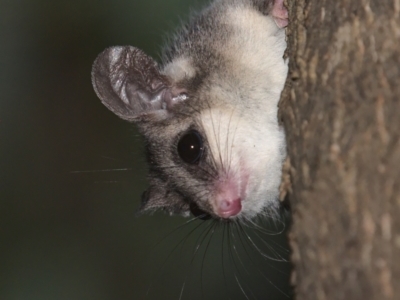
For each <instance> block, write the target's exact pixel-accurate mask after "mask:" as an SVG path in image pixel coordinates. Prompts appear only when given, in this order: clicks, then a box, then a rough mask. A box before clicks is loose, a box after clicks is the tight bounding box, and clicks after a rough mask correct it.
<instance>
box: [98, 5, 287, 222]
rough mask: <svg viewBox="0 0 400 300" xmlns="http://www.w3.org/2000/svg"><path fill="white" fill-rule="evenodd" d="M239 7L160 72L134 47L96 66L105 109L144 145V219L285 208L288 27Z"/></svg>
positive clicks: (200, 27)
mask: <svg viewBox="0 0 400 300" xmlns="http://www.w3.org/2000/svg"><path fill="white" fill-rule="evenodd" d="M255 2H257V3H259V2H261V1H255ZM278 2H279V3H282V1H278ZM221 3H222V4H221ZM232 3H233V2H232ZM235 3H236V4H235V5H233V4H232V5H231V4H230V2H229V1H225V2H224V1H220V2H219V4H218V5H220V6H216V7H214V9H209V10H207V11H206V13H204V14H203V15H200V17H199V18H197V19H195V20H194V21H193V22H192V23H191V24H190V26H188V27H185V28H184V29H183V30H182V33H181V34H178V35H177V36H176V38H175V41H174V43H173V45H172V47H170V48H169V49H167V51H166V53H165V55H164V64H163V66H162V67H158V65H157V63H156V62H155V61H154V60H153V59H152V58H151V57H149V56H147V55H146V54H145V53H144V52H142V51H141V50H139V49H137V48H135V47H131V46H124V47H112V48H108V49H106V50H105V51H104V52H103V53H101V54H100V55H99V56H98V58H97V59H96V61H95V63H94V65H93V70H92V82H93V86H94V89H95V91H96V93H97V95H98V97H99V98H100V99H101V101H102V102H103V104H104V105H105V106H106V107H107V108H109V109H110V110H111V111H113V112H114V113H115V114H116V115H118V116H119V117H121V118H122V119H125V120H127V121H130V122H133V123H135V124H136V125H137V126H138V128H139V130H140V131H141V132H142V134H143V135H144V137H145V141H146V149H147V159H148V163H149V181H150V187H149V189H148V190H147V191H146V192H145V193H144V194H143V197H142V208H141V209H142V211H152V210H156V209H164V210H166V211H168V212H170V213H179V214H184V215H188V214H189V213H190V212H191V213H192V214H193V215H195V216H197V217H199V218H204V219H206V218H209V217H213V218H219V219H234V218H243V219H248V218H252V217H254V216H256V215H258V214H260V213H262V212H268V213H270V212H271V211H275V210H276V208H277V207H278V201H277V197H278V189H279V183H280V177H281V166H282V161H283V158H284V155H285V144H284V134H283V131H282V130H281V129H280V128H279V126H278V122H277V104H278V101H279V98H280V93H281V91H282V88H283V84H284V81H285V78H286V73H287V64H286V63H285V62H284V61H283V58H282V56H283V52H284V49H285V47H286V44H285V38H284V32H283V30H282V29H281V28H280V27H283V26H279V24H280V23H279V22H278V21H277V19H276V18H275V19H274V18H267V17H266V15H265V14H263V13H262V12H260V10H259V9H258V8H257V7H256V6H255V5H254V3H253V5H250V4H249V3H252V2H251V1H237V2H235ZM273 7H275V6H273ZM210 24H211V25H212V26H211V25H210ZM277 25H278V26H277ZM284 25H285V24H284ZM268 46H271V47H270V48H268Z"/></svg>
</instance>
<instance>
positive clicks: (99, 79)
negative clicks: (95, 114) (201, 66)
mask: <svg viewBox="0 0 400 300" xmlns="http://www.w3.org/2000/svg"><path fill="white" fill-rule="evenodd" d="M92 84H93V87H94V90H95V92H96V94H97V96H98V97H99V98H100V100H101V101H102V103H103V104H104V105H105V106H106V107H107V108H108V109H109V110H111V111H112V112H114V113H115V114H116V115H118V116H119V117H121V118H122V119H125V120H128V121H137V120H140V119H142V118H143V117H145V116H146V115H149V114H156V115H158V116H159V118H164V117H166V116H167V115H168V112H169V111H170V110H171V108H172V107H173V106H174V105H175V104H176V103H178V102H181V101H183V100H186V93H185V91H183V90H182V89H176V88H175V89H174V88H173V87H171V84H170V82H169V80H168V78H166V77H165V76H163V75H162V74H160V72H159V70H158V67H157V63H156V62H155V61H154V59H152V58H151V57H149V56H148V55H146V54H145V53H144V52H143V51H141V50H140V49H137V48H135V47H131V46H118V47H111V48H108V49H106V50H104V51H103V52H102V53H101V54H100V55H99V56H98V57H97V58H96V60H95V62H94V64H93V68H92Z"/></svg>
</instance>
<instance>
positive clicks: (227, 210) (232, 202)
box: [217, 198, 242, 219]
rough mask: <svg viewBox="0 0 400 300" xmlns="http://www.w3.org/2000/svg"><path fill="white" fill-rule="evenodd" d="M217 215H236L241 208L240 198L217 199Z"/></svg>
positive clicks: (227, 216) (222, 216)
mask: <svg viewBox="0 0 400 300" xmlns="http://www.w3.org/2000/svg"><path fill="white" fill-rule="evenodd" d="M218 202H219V203H218V211H217V213H218V215H219V216H220V217H221V218H225V219H226V218H229V217H233V216H236V215H237V214H238V213H240V211H241V210H242V200H241V199H240V198H237V199H223V200H220V201H218Z"/></svg>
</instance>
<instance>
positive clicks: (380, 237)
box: [280, 0, 400, 300]
mask: <svg viewBox="0 0 400 300" xmlns="http://www.w3.org/2000/svg"><path fill="white" fill-rule="evenodd" d="M287 2H288V7H289V11H290V16H291V17H290V21H291V24H290V25H289V28H288V49H289V50H288V56H289V58H290V71H289V77H288V81H287V86H286V88H285V90H284V94H283V95H284V96H283V101H282V103H281V107H280V112H281V118H282V120H283V124H284V126H285V129H286V134H287V142H288V155H289V157H290V162H291V168H290V176H291V184H292V187H291V190H290V193H289V199H290V202H291V206H292V210H293V226H292V232H291V245H292V248H293V255H292V261H293V263H294V268H295V271H294V274H293V283H294V284H295V291H296V296H297V297H296V299H298V300H301V299H305V300H312V299H346V300H350V299H351V300H356V299H362V300H365V299H376V300H383V299H400V191H399V190H400V144H399V143H400V141H399V136H400V0H370V1H368V0H360V1H352V0H337V1H328V0H322V1H316V0H314V1H311V0H310V1H306V0H292V1H291V0H288V1H287Z"/></svg>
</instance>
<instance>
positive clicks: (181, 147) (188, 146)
mask: <svg viewBox="0 0 400 300" xmlns="http://www.w3.org/2000/svg"><path fill="white" fill-rule="evenodd" d="M203 151H204V147H203V141H202V139H201V136H200V134H199V133H198V132H197V131H195V130H191V131H189V132H188V133H186V134H185V135H184V136H183V137H182V138H181V139H180V140H179V142H178V154H179V156H180V158H182V160H183V161H184V162H186V163H188V164H196V163H198V162H199V160H200V158H201V156H202V155H203Z"/></svg>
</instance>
